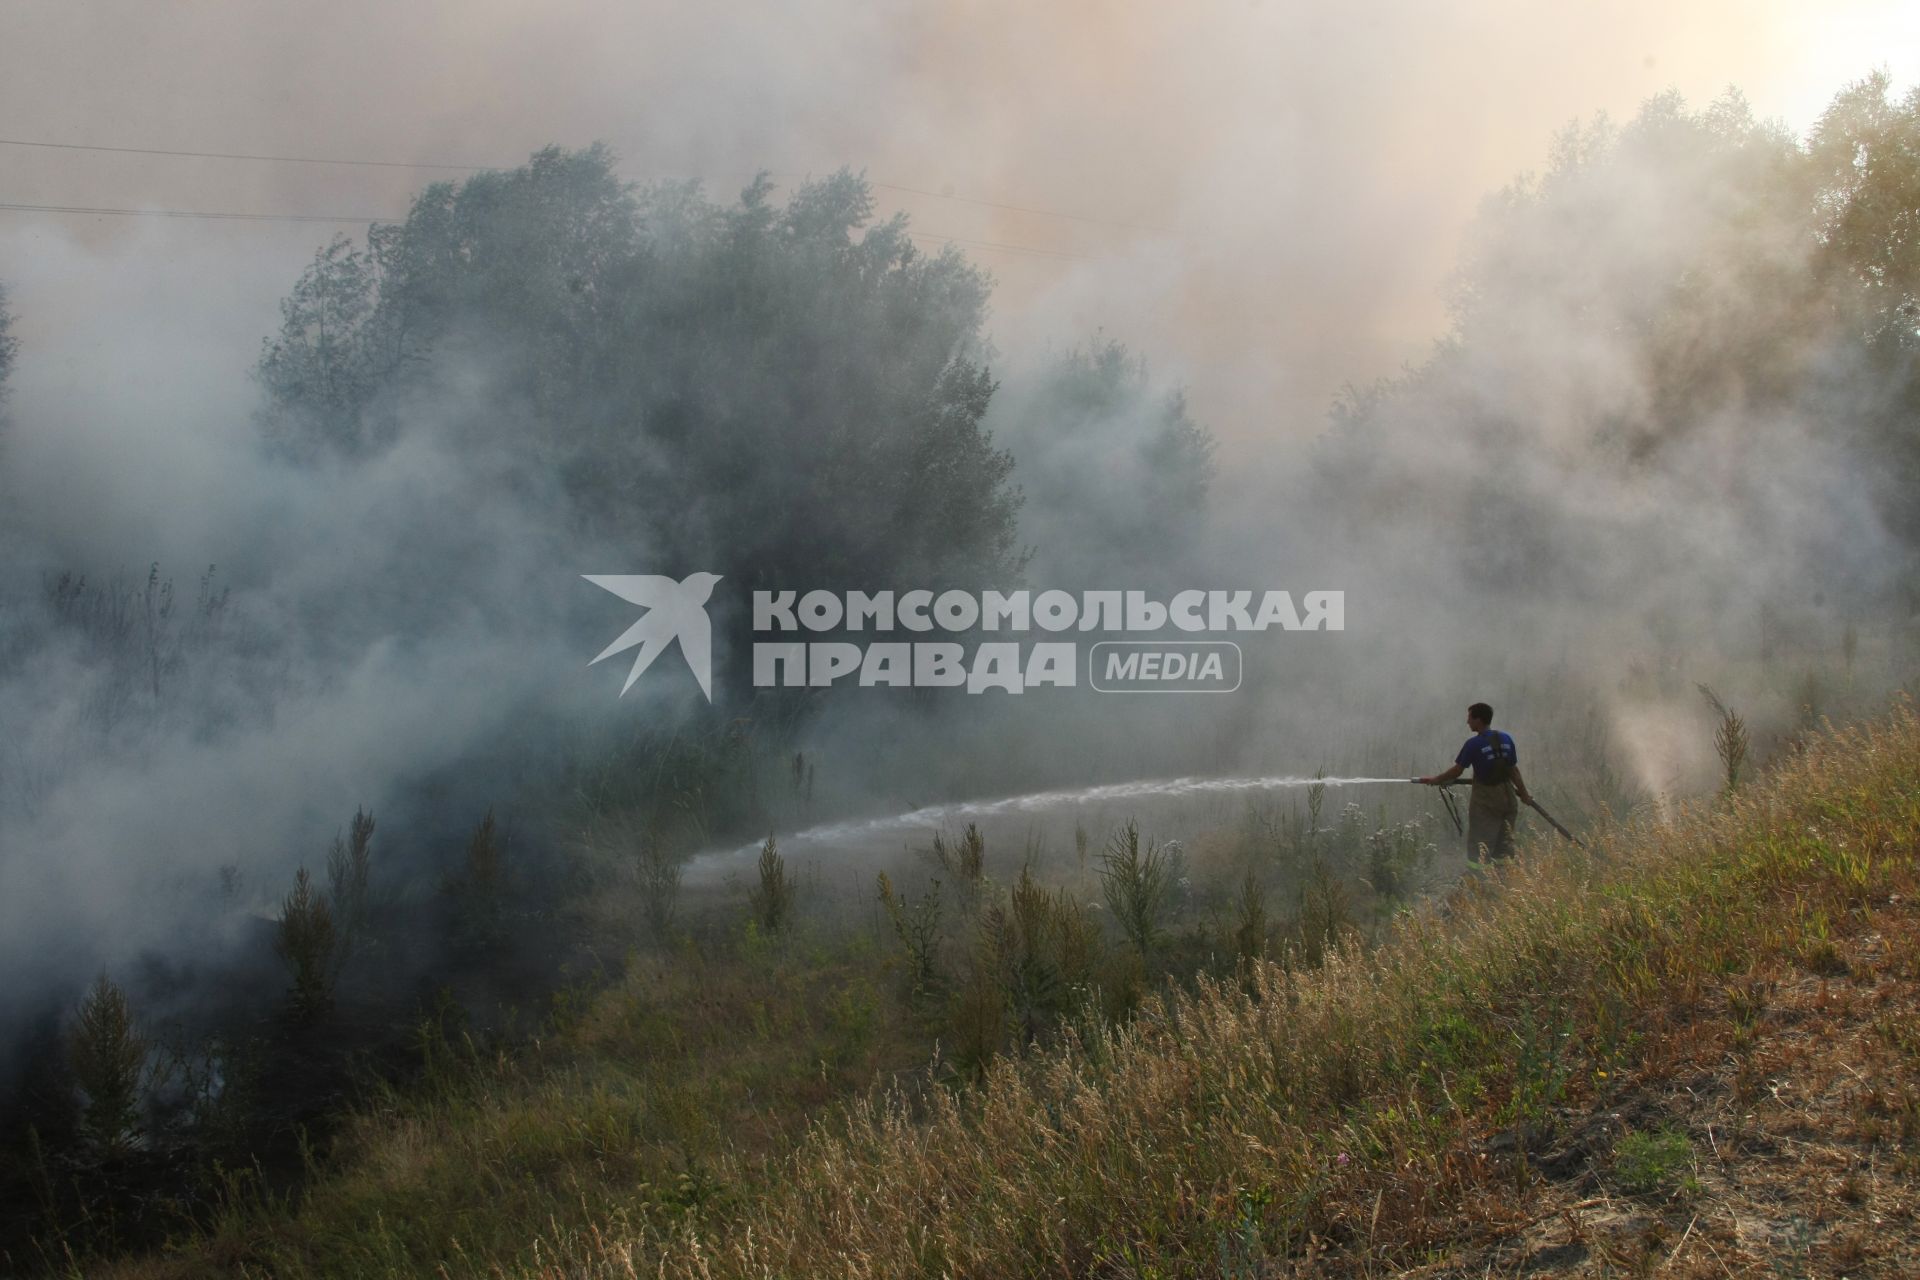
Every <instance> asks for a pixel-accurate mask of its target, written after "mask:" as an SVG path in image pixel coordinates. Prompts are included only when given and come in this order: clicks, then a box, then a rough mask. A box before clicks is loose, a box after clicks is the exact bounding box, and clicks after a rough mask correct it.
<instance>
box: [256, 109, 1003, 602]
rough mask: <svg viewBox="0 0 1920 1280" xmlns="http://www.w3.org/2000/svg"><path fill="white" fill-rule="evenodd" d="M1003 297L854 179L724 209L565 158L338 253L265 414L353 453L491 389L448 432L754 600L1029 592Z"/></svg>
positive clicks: (745, 197)
mask: <svg viewBox="0 0 1920 1280" xmlns="http://www.w3.org/2000/svg"><path fill="white" fill-rule="evenodd" d="M986 292H987V281H986V278H985V276H983V275H982V274H981V273H980V272H978V271H977V270H976V269H975V268H973V267H972V266H970V265H968V264H967V263H966V262H965V260H964V259H962V258H961V257H960V256H959V255H958V254H956V253H953V252H948V253H945V254H942V255H940V256H937V257H929V256H927V255H924V254H922V253H920V252H918V251H917V250H916V249H915V248H914V245H913V242H912V240H911V238H910V237H909V236H908V235H907V233H906V224H905V221H904V219H902V218H897V217H896V218H894V219H892V220H889V221H885V222H878V223H876V222H874V220H873V200H872V195H871V192H870V190H869V188H868V186H867V184H866V182H865V181H864V180H863V179H862V178H860V177H857V176H855V175H853V174H851V173H848V172H845V171H842V172H840V173H837V174H834V175H832V176H830V177H828V178H824V179H822V180H820V181H817V182H811V183H807V184H803V185H802V186H800V187H799V188H798V189H796V190H795V191H794V192H793V193H792V195H791V196H790V198H789V199H788V200H787V201H786V203H785V205H784V207H781V206H776V204H775V203H774V201H773V187H772V184H771V183H770V182H769V181H767V180H766V179H765V178H764V177H762V178H760V179H758V180H756V181H755V182H754V183H753V184H752V185H750V186H749V187H747V188H746V190H744V191H743V192H742V193H741V195H740V198H739V200H738V201H737V202H736V203H735V204H734V205H732V206H728V207H720V206H716V205H713V204H711V203H709V202H708V201H706V200H705V199H704V198H703V197H702V196H701V195H700V194H699V192H698V190H697V188H694V187H691V186H687V185H684V184H681V185H670V186H665V187H658V188H654V189H651V190H649V191H645V192H640V191H636V190H635V189H634V188H633V187H632V186H631V185H630V184H627V183H624V182H622V181H620V180H619V178H618V177H617V176H616V174H615V172H614V168H613V158H612V156H611V154H610V153H609V152H607V151H606V149H605V148H603V147H600V146H597V145H596V146H593V147H589V148H586V149H585V150H581V151H572V152H569V151H564V150H561V149H559V148H548V149H546V150H543V151H540V152H538V153H537V154H535V155H534V156H533V158H532V159H531V160H530V161H529V163H528V164H526V165H525V166H523V167H521V168H519V169H515V170H511V171H507V172H498V173H483V174H479V175H476V176H475V177H473V178H470V179H467V180H466V181H464V182H460V183H439V184H435V185H434V186H431V187H429V188H427V189H426V190H425V191H424V192H422V193H421V195H420V196H419V198H418V199H417V200H416V201H415V202H414V205H413V208H412V211H411V212H410V213H409V215H408V217H407V219H406V221H405V222H404V223H400V224H395V225H382V226H376V227H375V228H374V229H373V230H372V231H371V232H370V233H369V236H368V241H367V245H366V247H365V248H364V249H354V248H353V247H352V246H351V245H349V244H347V243H345V242H337V243H336V244H335V245H332V246H329V247H328V248H327V249H325V250H323V251H322V252H321V254H320V255H319V256H318V257H317V258H316V259H315V262H314V264H313V265H312V267H310V268H309V270H308V272H307V274H306V275H305V276H303V277H302V279H301V280H300V281H299V282H298V283H297V284H296V285H295V288H294V291H293V293H292V294H291V295H290V296H289V298H288V300H287V303H286V304H285V306H284V307H283V324H282V329H281V333H280V335H279V336H278V337H277V338H275V339H273V340H270V341H269V342H268V343H267V344H266V348H265V350H264V352H263V355H262V359H261V363H260V369H259V372H260V378H261V381H262V383H263V385H264V386H265V388H266V390H267V392H268V397H269V406H268V408H267V410H266V413H265V418H264V425H265V427H266V429H267V431H268V433H269V434H270V435H271V436H272V437H273V438H274V439H276V440H279V441H281V442H282V443H283V444H285V445H286V446H287V447H289V448H290V449H292V450H293V451H294V452H296V453H298V454H307V455H319V454H326V453H335V454H347V455H352V454H355V453H363V452H365V451H367V450H370V449H371V450H378V449H379V448H381V447H384V445H385V444H386V443H387V442H389V441H391V440H392V439H394V438H396V437H397V435H398V434H400V433H401V432H403V431H405V430H408V429H409V426H408V423H409V421H410V419H411V418H414V417H420V416H423V415H417V414H415V415H409V414H404V413H402V412H401V407H402V406H403V405H407V404H419V403H422V402H423V400H422V398H431V402H432V403H446V402H454V401H456V398H457V397H466V398H463V399H457V408H458V412H457V413H455V414H449V415H444V416H446V417H451V418H454V419H456V420H457V421H458V423H459V427H458V429H459V431H460V432H461V443H462V445H463V446H470V447H471V448H472V449H473V450H474V451H476V452H481V453H485V454H486V455H487V456H493V455H495V454H497V455H498V456H500V457H502V458H504V459H506V460H507V461H509V462H510V463H511V464H512V465H511V466H506V467H502V468H499V470H500V471H502V472H503V473H512V472H515V471H520V472H525V471H529V470H530V471H532V472H533V473H535V474H538V475H540V476H543V477H551V478H553V479H554V480H556V481H557V482H558V485H559V487H560V489H561V491H562V492H563V493H564V495H565V498H566V500H567V502H568V504H569V508H570V510H569V513H568V515H569V517H570V522H571V523H574V524H575V525H576V526H577V527H579V528H580V529H581V530H582V532H583V533H585V534H587V535H589V536H600V537H604V538H608V539H613V540H617V541H618V542H619V543H621V544H623V545H638V546H646V547H648V548H650V549H651V554H652V557H653V558H656V559H657V560H658V561H660V562H661V563H662V564H664V565H673V566H681V565H684V566H698V567H701V568H707V569H710V570H712V571H714V572H719V573H722V574H724V575H726V576H727V577H728V578H729V579H730V580H731V581H732V582H733V583H734V584H736V585H738V586H740V587H742V588H743V589H748V588H752V587H756V586H768V585H772V584H775V583H782V584H793V583H796V582H799V581H802V580H803V579H804V580H805V581H806V582H807V583H808V584H809V585H810V586H824V587H833V586H835V585H840V586H845V587H872V586H874V585H875V584H878V583H890V582H894V581H903V580H907V579H912V580H914V581H916V582H923V583H926V584H927V585H941V584H944V583H948V582H955V583H958V582H962V581H972V582H982V581H1004V580H1005V579H1006V578H1007V577H1009V576H1011V575H1013V574H1016V573H1017V572H1018V569H1019V566H1020V563H1021V557H1020V556H1019V554H1018V552H1017V548H1016V546H1015V517H1016V512H1017V509H1018V505H1019V494H1018V492H1017V490H1015V489H1014V488H1013V486H1012V484H1011V470H1012V462H1011V459H1010V458H1009V457H1008V455H1007V454H1006V453H1005V452H1004V451H1003V450H1001V449H998V448H996V447H995V445H994V444H993V441H992V439H991V436H990V435H989V433H988V432H987V431H986V430H985V429H984V428H983V426H982V419H983V418H984V416H985V413H986V409H987V405H988V403H989V401H990V399H991V397H992V394H993V390H994V383H993V381H992V379H991V378H990V377H989V376H988V373H987V371H986V369H985V367H984V365H983V362H982V358H981V357H982V351H983V344H982V341H981V338H980V328H981V324H982V319H983V316H984V311H985V300H986Z"/></svg>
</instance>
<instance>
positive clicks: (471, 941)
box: [455, 809, 508, 946]
mask: <svg viewBox="0 0 1920 1280" xmlns="http://www.w3.org/2000/svg"><path fill="white" fill-rule="evenodd" d="M507 888H508V875H507V855H506V847H505V841H503V840H502V839H501V837H500V833H499V829H498V828H497V827H496V826H495V825H494V820H493V810H492V809H488V810H487V813H486V816H485V817H483V818H481V819H480V825H479V826H477V827H475V828H474V829H473V835H472V836H471V837H469V839H468V840H467V855H466V864H465V866H464V868H463V869H462V872H461V875H460V878H459V879H458V880H457V881H456V882H455V889H456V893H457V897H458V906H459V929H460V934H461V938H462V940H463V941H465V942H466V943H467V944H468V945H470V946H490V945H493V944H496V943H498V942H499V941H500V940H501V938H503V937H504V936H505V935H506V907H507V901H506V900H507Z"/></svg>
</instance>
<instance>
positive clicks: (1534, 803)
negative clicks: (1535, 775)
mask: <svg viewBox="0 0 1920 1280" xmlns="http://www.w3.org/2000/svg"><path fill="white" fill-rule="evenodd" d="M1408 781H1409V782H1416V783H1417V782H1419V781H1420V779H1418V778H1409V779H1408ZM1432 785H1434V786H1437V787H1439V788H1440V799H1441V800H1443V801H1445V802H1446V806H1447V816H1448V817H1449V818H1452V819H1453V826H1454V830H1456V831H1458V832H1459V833H1460V834H1461V835H1465V834H1466V833H1467V829H1466V827H1465V826H1463V825H1462V824H1461V822H1460V808H1459V805H1458V804H1457V803H1456V802H1455V800H1454V798H1453V796H1452V795H1451V794H1450V793H1449V791H1448V788H1450V787H1467V786H1472V785H1473V784H1472V783H1470V782H1464V781H1461V780H1460V779H1457V778H1456V779H1455V780H1454V781H1452V782H1440V783H1434V784H1432ZM1521 803H1522V804H1524V805H1526V806H1527V808H1529V809H1531V810H1533V811H1534V812H1535V813H1537V814H1539V815H1540V816H1541V817H1542V818H1543V819H1545V820H1546V824H1547V825H1548V826H1550V827H1552V828H1553V829H1554V830H1555V831H1558V832H1559V833H1560V834H1561V835H1562V836H1564V837H1565V838H1566V839H1567V840H1569V841H1571V842H1572V844H1573V846H1574V847H1575V848H1577V849H1584V848H1586V847H1587V846H1586V845H1585V844H1583V843H1581V841H1580V839H1579V837H1577V836H1575V835H1574V834H1573V832H1571V831H1569V830H1567V829H1566V828H1565V827H1563V826H1561V825H1560V821H1559V819H1557V818H1555V817H1554V816H1553V815H1552V814H1550V813H1548V812H1547V811H1546V810H1545V809H1543V808H1541V806H1540V802H1539V801H1538V800H1535V799H1534V798H1533V797H1532V796H1526V797H1524V798H1523V799H1522V800H1521Z"/></svg>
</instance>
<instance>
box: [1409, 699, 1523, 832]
mask: <svg viewBox="0 0 1920 1280" xmlns="http://www.w3.org/2000/svg"><path fill="white" fill-rule="evenodd" d="M1467 728H1469V729H1471V730H1473V736H1472V737H1471V738H1468V739H1467V741H1466V744H1465V745H1464V746H1462V747H1461V748H1460V754H1459V755H1457V756H1455V757H1454V760H1453V767H1452V768H1450V769H1448V770H1447V771H1446V772H1444V773H1436V774H1431V775H1429V776H1427V777H1424V778H1415V779H1414V781H1415V782H1422V783H1425V784H1426V785H1428V786H1440V787H1444V786H1447V785H1448V784H1450V783H1452V782H1453V781H1454V780H1455V779H1457V778H1458V777H1459V776H1460V774H1461V772H1462V771H1464V770H1466V769H1469V768H1471V769H1472V770H1473V791H1472V793H1471V795H1472V798H1471V799H1470V800H1468V802H1467V859H1468V861H1470V862H1482V861H1489V860H1492V859H1496V858H1507V857H1511V856H1513V826H1514V819H1516V818H1517V817H1518V816H1519V814H1520V805H1521V804H1526V805H1533V796H1532V794H1531V793H1529V792H1528V790H1527V782H1526V779H1525V778H1522V777H1521V776H1520V752H1519V750H1518V749H1517V748H1516V747H1515V746H1514V745H1513V736H1512V735H1511V734H1508V733H1503V732H1501V731H1500V730H1498V729H1496V728H1494V727H1493V708H1492V707H1490V706H1488V705H1487V704H1486V703H1484V702H1476V703H1474V704H1473V705H1472V706H1470V707H1468V708H1467ZM1516 797H1517V800H1518V803H1516ZM1533 807H1535V808H1538V806H1537V805H1534V806H1533ZM1558 825H1559V824H1557V823H1556V824H1555V826H1556V827H1557V826H1558Z"/></svg>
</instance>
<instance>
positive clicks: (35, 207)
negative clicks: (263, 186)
mask: <svg viewBox="0 0 1920 1280" xmlns="http://www.w3.org/2000/svg"><path fill="white" fill-rule="evenodd" d="M0 211H5V212H10V213H79V214H92V215H96V216H99V217H112V218H209V219H214V220H217V221H222V222H343V223H344V222H368V223H371V222H386V221H389V219H386V218H367V217H361V216H359V215H352V214H327V213H239V212H234V211H230V210H224V209H112V208H104V207H97V206H93V205H78V204H13V203H7V202H0Z"/></svg>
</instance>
